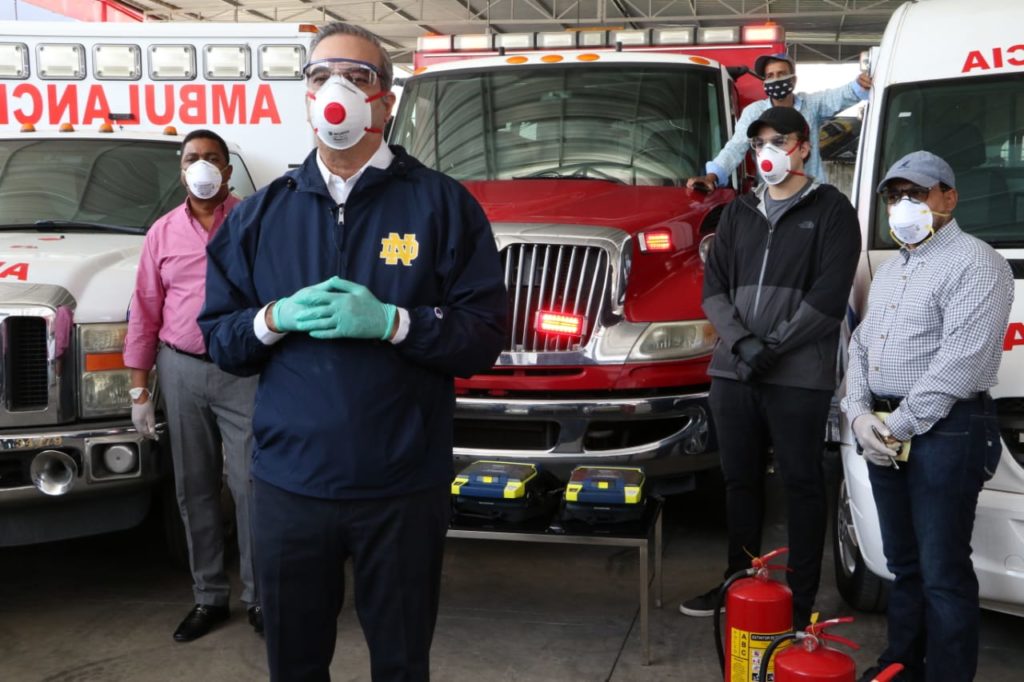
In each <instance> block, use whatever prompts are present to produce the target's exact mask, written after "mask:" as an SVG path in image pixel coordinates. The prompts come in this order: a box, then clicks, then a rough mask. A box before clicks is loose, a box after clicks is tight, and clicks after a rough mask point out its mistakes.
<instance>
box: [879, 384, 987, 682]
mask: <svg viewBox="0 0 1024 682" xmlns="http://www.w3.org/2000/svg"><path fill="white" fill-rule="evenodd" d="M1001 447H1002V446H1001V442H1000V440H999V433H998V423H997V422H996V419H995V410H994V408H993V406H992V401H991V399H990V398H988V397H987V396H986V397H985V398H984V399H979V400H973V401H962V402H959V403H956V405H954V406H953V409H952V411H950V413H949V416H947V417H946V418H945V419H943V420H941V421H939V422H937V423H936V424H935V425H934V426H933V427H932V428H931V430H929V431H928V432H927V433H925V434H923V435H920V436H915V437H914V439H913V440H912V441H911V446H910V459H909V461H907V462H905V463H901V464H900V468H899V470H896V469H893V468H892V467H880V466H875V465H873V464H868V474H869V475H870V477H871V490H872V493H873V494H874V498H875V504H876V506H877V507H878V520H879V523H880V526H881V531H882V547H883V549H884V551H885V558H886V562H887V565H888V567H889V570H890V571H892V573H893V575H894V576H895V581H894V583H893V586H892V591H891V592H890V596H889V646H888V648H887V649H886V650H885V651H884V652H883V653H882V656H881V657H880V659H879V662H880V663H882V664H885V665H888V664H889V663H896V662H898V663H902V664H903V665H904V666H906V672H905V673H904V674H903V677H901V678H900V679H909V680H942V681H943V682H960V681H966V680H972V679H974V673H975V670H976V668H977V664H978V617H979V607H978V579H977V576H975V574H974V566H973V564H972V563H971V533H972V531H973V529H974V510H975V507H976V506H977V504H978V493H979V492H980V490H981V486H982V483H984V482H985V480H987V479H988V478H989V477H990V476H991V474H992V473H994V472H995V465H996V463H997V462H998V461H999V454H1000V450H1001ZM926 661H927V665H926V663H925V662H926Z"/></svg>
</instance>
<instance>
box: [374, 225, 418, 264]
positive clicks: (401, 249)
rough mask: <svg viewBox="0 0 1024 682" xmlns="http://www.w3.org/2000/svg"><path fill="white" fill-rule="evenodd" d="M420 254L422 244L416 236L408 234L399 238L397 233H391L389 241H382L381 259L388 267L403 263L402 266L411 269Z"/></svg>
mask: <svg viewBox="0 0 1024 682" xmlns="http://www.w3.org/2000/svg"><path fill="white" fill-rule="evenodd" d="M419 253H420V243H419V242H418V241H416V235H414V234H408V233H406V234H403V235H402V236H401V237H399V236H398V233H397V232H390V233H388V236H387V239H381V240H380V257H381V259H382V260H383V261H384V263H385V264H386V265H397V264H398V261H402V265H404V266H405V267H409V266H410V265H412V262H413V261H414V260H416V256H418V255H419Z"/></svg>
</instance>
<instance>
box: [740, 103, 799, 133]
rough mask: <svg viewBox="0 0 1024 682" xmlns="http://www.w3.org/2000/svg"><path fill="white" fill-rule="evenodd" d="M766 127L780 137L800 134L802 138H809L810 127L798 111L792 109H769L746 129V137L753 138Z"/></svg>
mask: <svg viewBox="0 0 1024 682" xmlns="http://www.w3.org/2000/svg"><path fill="white" fill-rule="evenodd" d="M765 126H768V127H770V128H774V129H775V130H776V132H778V133H781V134H782V135H787V134H789V133H800V134H801V135H803V137H804V138H805V139H806V138H809V137H810V127H809V126H808V125H807V119H805V118H804V117H803V116H802V115H801V114H800V112H799V111H797V110H796V109H794V108H793V107H769V108H768V109H765V110H764V112H762V113H761V115H760V116H758V118H757V120H756V121H754V122H753V123H751V124H750V125H749V126H748V127H747V137H754V136H755V135H757V133H758V132H759V131H760V130H761V128H764V127H765Z"/></svg>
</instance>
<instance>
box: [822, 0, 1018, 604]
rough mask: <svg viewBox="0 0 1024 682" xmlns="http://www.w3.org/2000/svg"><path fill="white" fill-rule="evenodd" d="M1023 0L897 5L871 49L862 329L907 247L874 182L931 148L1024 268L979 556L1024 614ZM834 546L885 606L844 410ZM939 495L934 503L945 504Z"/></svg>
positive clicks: (844, 580)
mask: <svg viewBox="0 0 1024 682" xmlns="http://www.w3.org/2000/svg"><path fill="white" fill-rule="evenodd" d="M1022 25H1024V3H1022V2H1020V0H985V2H976V3H970V4H969V5H968V4H965V3H964V2H962V1H961V0H922V1H921V2H915V3H910V2H908V3H906V4H904V5H903V6H901V7H900V8H899V9H897V10H896V12H895V13H894V14H893V16H892V19H891V20H890V22H889V26H888V28H887V29H886V31H885V35H884V36H883V38H882V44H881V46H880V47H879V48H877V49H876V50H872V53H871V56H870V68H871V73H872V76H873V77H874V87H873V88H872V90H871V101H870V103H869V106H868V110H867V114H866V117H865V121H864V127H863V131H862V134H861V135H862V137H861V150H860V155H859V157H858V163H857V171H856V178H855V180H854V188H853V196H854V199H855V203H856V205H857V211H858V215H859V218H860V222H861V225H862V229H863V243H864V252H863V254H862V256H861V263H860V268H859V270H858V273H857V278H856V281H855V283H854V291H853V296H852V306H851V319H850V320H849V322H850V328H851V329H852V328H853V327H854V326H856V323H857V321H858V320H859V319H861V318H862V317H863V313H864V306H866V304H867V293H868V288H869V286H870V283H871V277H872V274H873V273H874V272H875V271H876V270H877V269H878V267H879V266H880V265H881V264H882V263H883V262H885V260H886V259H888V258H890V257H892V256H893V255H895V254H896V246H895V244H894V243H893V241H892V240H891V238H890V237H889V234H888V224H887V221H886V212H885V206H884V204H883V203H882V202H881V201H880V200H879V198H878V196H877V194H876V193H875V188H876V187H877V186H878V183H879V182H880V181H881V178H882V177H883V176H884V173H885V172H886V170H887V169H888V168H889V166H891V165H892V163H893V162H895V161H896V160H897V159H899V158H900V157H901V156H903V155H904V154H906V153H908V152H911V151H914V150H917V149H926V150H928V151H931V152H933V153H935V154H937V155H939V156H941V157H942V158H944V159H945V160H946V161H948V162H949V164H950V165H951V166H952V167H953V170H954V172H955V174H956V188H957V190H958V192H959V195H960V203H959V205H958V206H957V208H956V211H955V212H954V216H955V217H956V219H957V223H958V224H959V225H960V227H961V228H962V229H963V230H964V231H966V232H968V233H969V234H973V235H974V236H976V237H978V238H980V239H983V240H985V241H986V242H988V243H989V244H991V245H992V246H993V247H995V248H996V249H997V250H998V251H999V253H1001V254H1002V255H1003V256H1004V257H1005V258H1006V259H1007V260H1008V261H1009V262H1010V265H1011V266H1012V267H1013V273H1014V279H1015V284H1014V286H1015V287H1016V291H1015V302H1014V306H1013V310H1012V312H1011V314H1010V324H1009V328H1008V329H1007V330H1006V337H1005V342H1004V345H1003V350H1004V355H1003V361H1002V366H1001V368H1000V372H999V384H998V385H997V386H996V387H995V388H993V389H992V391H991V393H992V396H993V397H994V398H995V399H996V404H997V407H998V411H999V420H1000V425H1001V431H1002V435H1003V456H1002V459H1001V461H1000V463H999V468H998V471H997V472H996V475H995V476H994V477H993V478H992V480H990V481H989V482H988V483H986V484H985V487H984V489H983V490H982V492H981V496H980V498H979V501H978V510H977V518H976V521H975V526H974V538H973V548H974V566H975V570H976V572H977V574H978V581H979V583H980V589H981V602H982V606H983V607H985V608H988V609H993V610H997V611H1004V612H1006V613H1012V614H1017V615H1024V285H1022V279H1024V36H1022V35H1021V31H1020V27H1021V26H1022ZM840 450H841V453H842V460H843V471H844V480H843V481H842V483H841V484H840V490H839V495H838V497H837V500H838V501H837V510H836V523H835V524H834V527H835V535H834V542H833V546H834V550H835V559H836V562H835V563H836V579H837V582H838V584H839V591H840V593H841V594H842V595H843V597H844V598H845V599H846V600H847V601H848V602H849V603H850V604H852V605H853V606H855V607H857V608H860V609H863V610H879V609H881V608H882V607H883V606H884V604H885V597H886V589H885V585H886V583H885V579H887V578H891V577H892V576H891V574H890V573H889V572H888V571H887V569H886V564H885V556H884V554H883V553H882V542H881V535H880V531H879V526H878V516H877V511H876V509H875V503H874V499H873V497H872V495H871V486H870V483H869V481H868V473H867V466H866V465H865V463H864V460H863V459H862V458H861V457H860V456H859V455H857V453H856V450H855V447H854V439H853V434H852V432H851V429H850V425H849V424H848V423H847V422H846V420H845V416H844V419H843V422H842V427H841V445H840ZM941 503H942V501H941V500H936V504H941Z"/></svg>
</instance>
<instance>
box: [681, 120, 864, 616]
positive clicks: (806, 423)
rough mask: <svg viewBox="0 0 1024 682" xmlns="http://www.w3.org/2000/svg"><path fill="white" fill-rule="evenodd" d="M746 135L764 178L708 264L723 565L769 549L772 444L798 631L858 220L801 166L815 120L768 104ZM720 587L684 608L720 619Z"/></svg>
mask: <svg viewBox="0 0 1024 682" xmlns="http://www.w3.org/2000/svg"><path fill="white" fill-rule="evenodd" d="M747 135H748V136H749V137H750V142H751V146H752V147H753V148H754V151H755V152H757V165H758V168H759V169H760V171H761V175H762V177H763V179H764V183H763V184H762V185H761V186H760V187H758V188H757V190H756V191H755V192H754V193H753V194H750V195H746V196H742V197H739V198H737V199H736V200H735V201H733V202H732V203H731V204H729V206H727V207H726V209H725V211H724V212H723V213H722V219H721V222H720V223H719V227H718V231H717V233H716V235H715V241H714V245H713V246H712V248H711V252H710V254H709V256H708V260H707V263H706V266H705V271H704V312H705V313H706V314H707V316H708V319H709V320H710V321H711V323H712V324H713V325H714V327H715V330H716V331H717V332H718V336H719V342H718V345H717V346H716V347H715V351H714V355H713V356H712V360H711V366H710V368H709V370H708V373H709V374H710V375H711V376H712V380H711V393H710V397H709V403H710V406H711V412H712V415H713V417H714V420H715V426H716V432H717V434H718V443H719V451H720V453H721V458H722V471H723V473H724V476H725V484H726V507H727V522H728V526H729V568H728V570H727V571H726V575H729V574H732V573H734V572H736V571H739V570H743V569H744V568H749V566H750V557H751V556H753V555H758V554H760V553H761V525H762V521H763V516H764V474H765V469H766V467H767V463H768V450H769V447H770V446H772V447H773V451H774V461H775V466H776V467H777V469H778V471H779V473H780V474H781V475H782V479H783V483H784V487H785V491H786V510H787V517H788V525H789V547H790V553H789V567H790V569H791V572H790V573H789V574H788V578H789V585H790V587H791V588H792V590H793V616H794V625H795V626H797V627H801V626H803V625H806V623H807V621H808V619H809V617H810V614H811V609H812V607H813V604H814V597H815V593H816V592H817V590H818V582H819V579H820V575H821V554H822V549H823V547H824V543H825V514H826V504H825V483H824V474H823V472H822V450H823V444H824V439H825V422H826V420H827V418H828V411H829V405H830V402H831V398H832V392H833V390H834V388H835V362H836V349H837V348H838V346H839V325H840V322H841V321H842V318H843V314H844V312H845V310H846V302H847V296H848V294H849V291H850V285H851V284H852V283H853V275H854V271H855V270H856V267H857V259H858V257H859V253H860V228H859V226H858V223H857V215H856V213H855V212H854V209H853V206H851V205H850V202H849V200H847V198H846V197H845V196H843V195H842V194H841V193H840V192H839V190H837V189H836V188H835V187H832V186H831V185H825V184H820V183H818V182H817V181H816V180H815V179H814V178H812V177H809V176H807V175H805V174H804V172H803V167H804V161H805V160H806V158H807V156H808V155H809V154H810V144H809V143H808V135H809V129H808V126H807V122H806V121H805V120H804V118H803V116H801V115H800V113H799V112H798V111H797V110H796V109H793V108H789V107H773V108H771V109H768V110H766V111H765V112H764V113H763V114H761V116H760V118H758V120H756V121H755V122H754V123H752V124H751V125H750V127H749V128H748V129H747ZM718 589H719V588H718V587H715V588H713V589H712V590H710V591H708V592H707V593H705V594H702V595H699V596H697V597H694V598H692V599H689V600H687V601H685V602H683V603H682V604H681V605H680V607H679V609H680V611H682V612H683V613H684V614H687V615H691V616H706V615H712V614H713V613H714V608H715V603H716V599H717V596H718Z"/></svg>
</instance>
